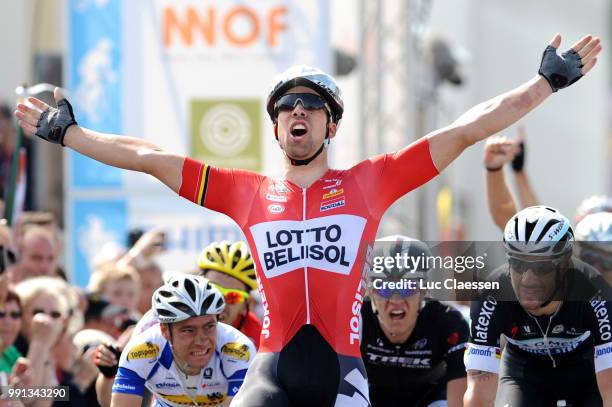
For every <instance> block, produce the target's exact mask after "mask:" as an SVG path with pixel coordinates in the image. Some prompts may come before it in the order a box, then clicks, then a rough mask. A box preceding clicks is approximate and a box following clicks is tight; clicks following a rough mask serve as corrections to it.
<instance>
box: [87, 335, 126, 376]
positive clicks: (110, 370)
mask: <svg viewBox="0 0 612 407" xmlns="http://www.w3.org/2000/svg"><path fill="white" fill-rule="evenodd" d="M103 346H104V347H106V348H107V349H109V350H110V351H112V352H113V353H114V354H115V357H116V358H117V364H116V365H113V366H101V365H99V361H100V357H99V356H98V350H97V349H96V352H95V353H94V364H95V365H96V366H97V367H98V370H99V371H100V373H102V374H103V375H104V377H108V378H109V379H112V378H113V377H115V376H116V375H117V370H119V357H121V351H120V350H119V349H118V348H117V347H116V346H114V345H110V344H107V343H105V344H103Z"/></svg>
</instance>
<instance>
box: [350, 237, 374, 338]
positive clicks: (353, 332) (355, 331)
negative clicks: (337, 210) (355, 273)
mask: <svg viewBox="0 0 612 407" xmlns="http://www.w3.org/2000/svg"><path fill="white" fill-rule="evenodd" d="M372 251H373V248H372V246H370V245H368V247H367V250H366V258H365V261H364V263H365V264H364V267H363V270H362V273H361V278H360V279H359V284H358V285H357V290H356V291H355V295H354V297H353V304H352V305H351V313H352V314H353V315H352V316H351V319H350V320H349V343H350V344H351V345H353V344H354V343H359V340H360V335H359V327H360V326H361V306H362V305H363V297H365V294H366V287H367V286H368V282H367V280H366V277H367V274H366V272H367V270H368V269H367V268H366V267H369V266H368V265H371V264H372Z"/></svg>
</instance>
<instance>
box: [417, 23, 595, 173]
mask: <svg viewBox="0 0 612 407" xmlns="http://www.w3.org/2000/svg"><path fill="white" fill-rule="evenodd" d="M560 44H561V36H560V35H559V34H557V35H555V37H554V38H553V40H552V41H551V42H550V44H549V46H548V47H547V48H546V50H545V51H544V55H543V56H542V62H541V65H540V70H539V71H538V75H537V76H535V77H533V78H532V79H531V80H529V81H527V82H525V83H524V84H522V85H520V86H519V87H517V88H515V89H513V90H511V91H509V92H506V93H503V94H501V95H499V96H497V97H494V98H493V99H490V100H487V101H486V102H483V103H480V104H479V105H476V106H474V107H473V108H471V109H470V110H468V111H467V112H465V113H464V114H463V115H461V117H459V118H458V119H457V120H456V121H455V122H454V123H452V124H451V125H449V126H447V127H444V128H442V129H439V130H436V131H434V132H432V133H430V134H428V135H427V137H428V138H429V143H430V151H431V156H432V158H433V161H434V164H435V165H436V168H437V169H438V171H442V170H443V169H444V168H446V167H447V166H448V165H449V164H450V163H451V162H453V160H455V158H457V157H458V156H459V155H460V154H461V153H462V152H463V150H465V149H466V148H467V147H469V146H471V145H472V144H474V143H477V142H478V141H480V140H483V139H485V138H486V137H488V136H490V135H493V134H495V133H497V132H499V131H500V130H503V129H505V128H506V127H508V126H510V125H511V124H513V123H515V122H516V121H518V120H519V119H521V118H522V117H523V116H525V115H526V114H527V113H529V112H530V111H531V110H533V109H534V108H535V107H537V106H538V105H539V104H540V103H542V102H543V101H544V100H545V99H546V98H548V97H549V96H550V95H551V94H552V93H553V92H555V91H557V90H558V89H562V88H564V87H567V86H569V85H571V84H572V83H574V82H576V81H577V80H578V79H580V78H581V77H582V76H583V75H585V74H586V73H587V72H589V71H590V70H591V69H592V68H593V66H594V65H595V63H596V62H597V55H598V54H599V52H600V51H601V44H600V40H599V38H597V37H595V38H593V37H592V36H590V35H587V36H585V37H583V38H582V39H581V40H580V41H578V42H577V43H576V44H574V45H573V47H572V48H571V50H569V51H566V52H564V53H563V54H562V55H561V56H559V55H557V53H556V49H557V48H558V47H559V45H560Z"/></svg>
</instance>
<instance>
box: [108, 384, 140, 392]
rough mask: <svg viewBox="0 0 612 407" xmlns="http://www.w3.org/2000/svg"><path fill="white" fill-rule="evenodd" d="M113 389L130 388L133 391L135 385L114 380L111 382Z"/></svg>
mask: <svg viewBox="0 0 612 407" xmlns="http://www.w3.org/2000/svg"><path fill="white" fill-rule="evenodd" d="M113 390H131V391H135V390H136V387H134V386H130V385H129V384H124V383H117V382H115V383H114V384H113Z"/></svg>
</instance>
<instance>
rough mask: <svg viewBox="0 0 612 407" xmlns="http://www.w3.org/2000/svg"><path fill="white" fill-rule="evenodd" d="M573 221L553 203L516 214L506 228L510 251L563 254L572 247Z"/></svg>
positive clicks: (536, 254)
mask: <svg viewBox="0 0 612 407" xmlns="http://www.w3.org/2000/svg"><path fill="white" fill-rule="evenodd" d="M573 244H574V232H573V230H572V227H571V225H570V221H569V220H568V219H567V218H566V217H565V216H563V215H562V214H561V213H559V211H557V210H556V209H553V208H551V207H549V206H531V207H529V208H525V209H523V210H522V211H520V212H518V213H517V214H516V215H514V216H513V217H512V218H511V219H510V220H509V221H508V223H506V228H505V229H504V247H505V249H506V253H507V254H508V255H528V256H542V257H560V256H563V255H564V254H566V253H568V252H570V251H571V250H572V247H573Z"/></svg>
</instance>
